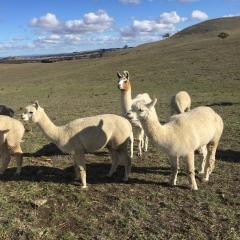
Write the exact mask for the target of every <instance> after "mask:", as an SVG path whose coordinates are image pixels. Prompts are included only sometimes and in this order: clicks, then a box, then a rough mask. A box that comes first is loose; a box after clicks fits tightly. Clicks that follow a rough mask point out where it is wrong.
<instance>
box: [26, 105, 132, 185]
mask: <svg viewBox="0 0 240 240" xmlns="http://www.w3.org/2000/svg"><path fill="white" fill-rule="evenodd" d="M22 119H23V120H24V121H28V120H32V121H33V122H34V123H37V125H38V126H39V127H40V128H41V130H42V131H43V133H44V134H45V135H46V137H47V138H48V139H49V140H50V141H51V142H53V143H54V144H56V145H57V146H58V147H59V149H61V150H62V151H63V152H65V153H69V154H73V158H74V168H75V176H76V180H80V179H81V181H82V185H83V186H82V188H86V187H87V183H86V164H85V153H87V152H88V153H93V152H96V151H97V150H101V149H102V148H104V147H107V148H108V150H109V152H110V156H111V158H112V166H111V169H110V171H109V173H108V176H112V174H113V173H114V172H115V171H116V169H117V167H118V165H119V164H120V163H123V164H124V166H125V175H124V178H123V180H124V181H127V180H128V175H129V173H130V170H131V158H130V157H129V156H128V151H127V150H128V149H127V143H128V140H129V139H130V138H133V134H132V126H131V124H130V123H129V121H128V120H127V119H125V118H123V117H120V116H117V115H114V114H104V115H97V116H93V117H86V118H81V119H76V120H74V121H71V122H69V123H68V124H66V125H64V126H56V125H54V123H53V122H52V121H51V120H50V119H49V117H48V116H47V114H46V113H45V111H44V109H43V108H41V107H40V106H39V103H38V102H37V101H36V102H35V103H34V104H32V105H29V106H27V107H26V110H25V113H23V114H22Z"/></svg>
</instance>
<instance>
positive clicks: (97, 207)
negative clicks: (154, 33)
mask: <svg viewBox="0 0 240 240" xmlns="http://www.w3.org/2000/svg"><path fill="white" fill-rule="evenodd" d="M239 24H240V18H237V17H236V18H228V19H227V18H226V19H219V20H214V21H208V22H205V23H202V24H200V25H197V26H194V27H193V28H190V29H187V30H185V32H182V33H181V32H180V33H178V34H177V35H176V36H174V37H172V38H170V39H167V40H164V41H161V42H156V43H152V44H145V45H142V46H139V47H137V48H134V49H127V50H123V51H121V52H118V53H111V54H106V55H105V56H104V57H103V58H101V59H92V60H79V61H67V62H59V63H53V64H40V63H39V64H19V65H15V64H1V65H0V84H1V86H0V103H1V104H6V105H7V106H10V107H12V108H13V109H14V110H15V111H16V118H19V119H20V116H19V114H20V113H21V112H22V111H23V110H22V108H23V107H25V106H26V105H28V104H29V103H30V102H32V101H33V100H35V99H38V100H39V103H40V105H41V106H42V107H44V109H45V111H46V113H47V114H48V115H49V116H50V118H51V119H52V120H53V121H54V123H56V124H57V125H60V124H64V123H66V122H68V121H70V120H73V119H76V118H81V117H86V116H92V115H96V114H102V113H115V114H120V93H119V90H118V89H117V77H116V71H122V70H128V71H129V72H130V79H131V81H132V89H133V94H134V95H136V94H137V93H140V92H148V93H149V94H150V95H151V97H152V98H153V97H157V98H158V103H157V105H156V109H157V112H158V115H159V119H160V120H161V121H166V120H167V118H168V117H169V114H170V109H169V102H170V98H171V96H172V95H174V94H175V93H176V92H177V91H179V90H186V91H188V92H189V93H190V95H191V97H192V102H193V107H196V106H199V105H209V106H211V107H212V108H213V109H214V110H216V111H217V112H218V113H219V114H220V115H221V116H222V118H223V120H224V124H225V129H224V133H223V137H222V139H221V142H220V145H219V148H218V152H217V161H216V168H215V171H214V173H213V174H212V175H211V176H210V181H209V183H201V182H200V181H199V178H198V179H197V183H198V186H199V191H197V192H193V191H191V190H189V188H188V179H187V176H186V174H185V170H184V162H181V171H180V173H179V177H178V185H177V187H174V188H173V187H169V186H168V184H167V182H168V176H169V174H170V168H169V164H168V159H167V157H166V155H165V154H164V153H162V152H160V151H159V150H158V149H157V148H155V147H154V146H153V145H152V144H151V142H150V149H149V151H148V152H147V153H145V154H144V155H143V157H142V158H141V159H139V158H137V157H136V147H135V157H134V159H133V161H132V165H133V167H132V173H131V175H130V180H129V182H128V183H127V184H125V183H123V182H122V181H121V176H122V175H123V168H120V169H119V171H118V172H117V174H116V175H115V176H114V177H113V178H111V179H106V178H105V177H104V175H105V174H106V173H107V172H108V170H109V167H110V160H109V156H108V154H107V151H103V152H101V153H99V154H96V155H90V154H89V155H87V163H88V165H87V181H88V186H89V188H88V190H87V191H82V190H81V188H80V185H79V183H77V182H74V181H73V169H72V167H71V166H72V159H71V157H70V156H68V155H61V154H57V153H55V152H54V151H50V150H51V149H50V150H49V148H47V146H45V145H47V144H49V142H48V141H47V140H46V138H45V137H44V136H43V134H42V133H41V131H40V130H39V129H38V127H37V126H35V125H33V124H25V126H26V129H28V130H31V129H32V131H28V132H26V134H25V136H24V143H23V150H24V153H25V157H24V167H23V172H22V175H21V176H20V177H18V178H17V177H15V176H14V175H13V173H14V171H15V162H13V163H12V164H11V166H10V167H9V169H8V170H7V171H6V173H5V174H4V175H3V176H2V177H1V179H0V180H1V181H0V187H1V191H0V239H1V240H2V239H21V240H23V239H24V240H25V239H34V240H35V239H36V240H38V239H39V240H40V239H44V240H45V239H62V240H63V239H64V240H67V239H68V240H73V239H84V240H87V239H99V240H100V239H101V240H103V239H148V240H149V239H172V240H175V239H214V240H215V239H224V240H225V239H229V240H237V239H240V140H239V139H240V122H239V117H240V48H239V46H240V31H239V28H238V26H239ZM221 31H226V32H228V33H229V34H230V36H229V37H228V38H226V39H224V40H222V39H220V38H218V37H217V35H218V33H219V32H221ZM44 146H45V147H44ZM48 150H49V151H48ZM200 159H201V157H200V156H197V157H196V165H197V166H199V164H200V162H201V161H200Z"/></svg>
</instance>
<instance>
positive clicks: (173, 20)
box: [159, 11, 186, 24]
mask: <svg viewBox="0 0 240 240" xmlns="http://www.w3.org/2000/svg"><path fill="white" fill-rule="evenodd" d="M185 20H186V18H184V17H179V16H178V15H177V13H176V12H175V11H172V12H164V13H162V14H161V15H160V18H159V22H160V23H165V24H177V23H180V22H183V21H185Z"/></svg>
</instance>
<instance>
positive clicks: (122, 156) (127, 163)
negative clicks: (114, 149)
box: [118, 145, 131, 182]
mask: <svg viewBox="0 0 240 240" xmlns="http://www.w3.org/2000/svg"><path fill="white" fill-rule="evenodd" d="M118 158H119V161H120V162H122V163H124V167H125V173H124V178H123V181H124V182H126V181H128V176H129V174H130V172H131V158H130V157H129V156H128V152H127V145H126V146H124V147H123V148H122V149H121V150H119V152H118Z"/></svg>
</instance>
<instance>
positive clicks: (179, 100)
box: [171, 91, 207, 174]
mask: <svg viewBox="0 0 240 240" xmlns="http://www.w3.org/2000/svg"><path fill="white" fill-rule="evenodd" d="M190 108H191V97H190V95H189V94H188V93H187V92H186V91H180V92H178V93H177V94H176V95H175V96H173V97H172V99H171V110H172V114H179V113H184V112H188V111H189V110H190ZM198 150H199V152H200V153H201V154H202V155H203V160H202V164H201V170H200V172H199V173H200V174H203V173H204V168H205V165H206V159H207V146H206V145H204V146H202V147H200V148H199V149H198Z"/></svg>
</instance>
